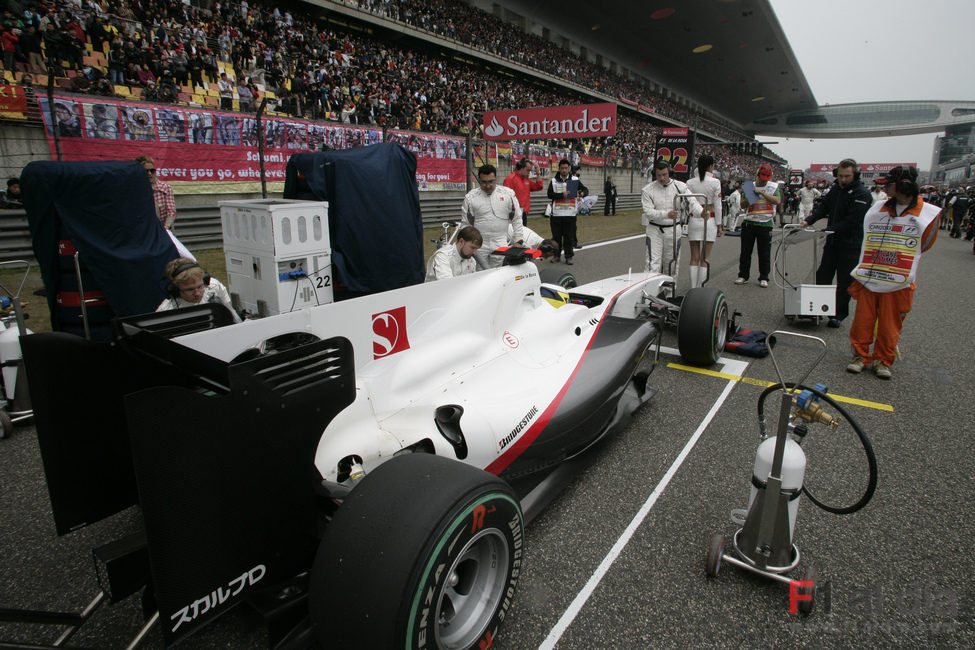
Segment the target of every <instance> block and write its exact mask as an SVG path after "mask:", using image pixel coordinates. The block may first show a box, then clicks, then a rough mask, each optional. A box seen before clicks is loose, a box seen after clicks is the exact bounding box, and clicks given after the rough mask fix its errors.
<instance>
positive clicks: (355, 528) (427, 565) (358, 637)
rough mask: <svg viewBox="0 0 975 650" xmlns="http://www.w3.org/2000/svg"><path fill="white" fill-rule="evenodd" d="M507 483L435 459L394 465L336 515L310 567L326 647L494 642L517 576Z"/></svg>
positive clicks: (515, 519) (514, 505) (518, 532)
mask: <svg viewBox="0 0 975 650" xmlns="http://www.w3.org/2000/svg"><path fill="white" fill-rule="evenodd" d="M523 529H524V521H523V519H522V514H521V508H520V506H519V504H518V501H517V499H516V498H515V496H514V494H513V492H512V490H511V488H510V487H509V486H508V484H507V483H505V482H504V481H502V480H501V479H499V478H497V477H496V476H492V475H491V474H488V473H486V472H483V471H481V470H479V469H476V468H474V467H471V466H469V465H465V464H463V463H459V462H457V461H452V460H448V459H445V458H440V457H438V456H433V455H430V454H409V455H405V456H399V457H396V458H393V459H391V460H389V461H387V462H385V463H383V464H382V465H380V466H379V467H378V468H376V469H375V470H373V471H372V472H370V473H369V474H368V475H367V476H366V478H365V479H363V480H362V482H361V483H360V484H359V485H358V486H357V487H356V488H355V489H354V490H353V491H352V493H351V494H350V495H349V496H348V498H346V499H345V502H344V503H343V504H342V505H341V506H340V507H339V509H338V511H337V512H336V514H335V517H334V518H333V520H332V522H331V523H330V524H329V526H328V528H327V529H326V531H325V537H324V538H323V540H322V543H321V546H319V550H318V554H317V556H316V558H315V563H314V566H313V567H312V574H311V585H310V588H309V609H310V615H311V620H312V623H313V625H314V627H315V634H316V636H317V638H318V640H319V642H320V643H321V645H322V647H335V648H346V647H350V648H351V647H361V648H393V647H399V648H403V647H406V648H471V647H477V646H478V645H479V644H481V645H484V646H490V645H491V644H492V643H493V639H494V637H495V636H496V635H497V631H498V627H499V625H500V623H501V621H502V620H503V619H504V617H505V614H506V613H507V610H508V608H509V607H510V605H511V600H512V597H513V596H514V593H515V588H516V586H517V583H518V576H519V574H520V571H521V552H522V546H521V545H522V539H523Z"/></svg>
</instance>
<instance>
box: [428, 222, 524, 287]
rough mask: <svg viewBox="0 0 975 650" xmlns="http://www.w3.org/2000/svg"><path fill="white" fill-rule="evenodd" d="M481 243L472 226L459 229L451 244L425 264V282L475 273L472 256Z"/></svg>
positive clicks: (481, 239)
mask: <svg viewBox="0 0 975 650" xmlns="http://www.w3.org/2000/svg"><path fill="white" fill-rule="evenodd" d="M519 223H520V222H519ZM483 242H484V239H483V238H482V237H481V233H480V232H478V230H477V228H475V227H474V226H464V227H463V228H461V229H460V230H459V231H458V232H457V240H456V241H455V242H454V243H453V244H448V245H446V246H443V247H441V248H440V250H438V251H437V252H436V253H434V254H433V257H431V258H430V262H429V263H428V264H427V279H426V281H427V282H433V281H434V280H446V279H447V278H454V277H457V276H458V275H467V274H468V273H474V272H476V271H477V263H476V262H475V261H474V255H475V254H476V253H477V251H478V250H480V248H481V244H482V243H483Z"/></svg>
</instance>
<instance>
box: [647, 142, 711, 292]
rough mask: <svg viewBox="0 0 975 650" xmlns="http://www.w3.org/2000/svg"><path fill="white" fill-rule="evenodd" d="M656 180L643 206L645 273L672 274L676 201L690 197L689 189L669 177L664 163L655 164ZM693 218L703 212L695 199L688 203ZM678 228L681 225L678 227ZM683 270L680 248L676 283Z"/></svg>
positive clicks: (675, 274)
mask: <svg viewBox="0 0 975 650" xmlns="http://www.w3.org/2000/svg"><path fill="white" fill-rule="evenodd" d="M653 174H654V177H655V180H654V181H653V182H651V183H648V184H647V185H646V186H644V188H643V192H642V194H641V202H642V204H643V216H642V218H641V223H643V225H644V226H646V228H647V238H646V245H647V253H646V258H645V261H646V264H645V268H644V270H645V271H646V272H647V273H669V269H670V261H671V260H672V259H674V237H675V236H679V235H676V234H675V233H674V230H675V227H674V224H675V223H677V217H678V214H677V209H676V208H675V207H674V197H676V196H677V195H678V194H687V185H685V184H684V183H682V182H681V181H679V180H676V179H673V178H671V177H670V163H668V162H667V161H665V160H663V159H661V160H658V161H657V162H655V163H653ZM688 206H689V207H690V210H691V214H692V215H694V216H696V217H699V216H701V212H703V211H704V208H702V207H701V204H700V203H698V202H697V201H696V200H695V199H688ZM677 227H679V225H678V226H677ZM679 269H680V247H679V246H678V248H677V259H676V260H675V264H674V275H673V278H674V281H675V282H676V281H677V272H678V270H679Z"/></svg>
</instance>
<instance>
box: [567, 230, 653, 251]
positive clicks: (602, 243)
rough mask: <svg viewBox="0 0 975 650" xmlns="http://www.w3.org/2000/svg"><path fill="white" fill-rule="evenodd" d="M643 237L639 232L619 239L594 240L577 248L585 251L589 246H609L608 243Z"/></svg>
mask: <svg viewBox="0 0 975 650" xmlns="http://www.w3.org/2000/svg"><path fill="white" fill-rule="evenodd" d="M644 238H646V235H644V234H642V233H641V234H639V235H630V236H629V237H620V238H619V239H609V240H607V241H601V242H596V243H594V244H586V245H585V246H584V247H583V248H579V249H577V250H582V251H587V250H589V249H590V248H599V247H600V246H609V245H610V244H619V243H620V242H625V241H630V240H633V239H644Z"/></svg>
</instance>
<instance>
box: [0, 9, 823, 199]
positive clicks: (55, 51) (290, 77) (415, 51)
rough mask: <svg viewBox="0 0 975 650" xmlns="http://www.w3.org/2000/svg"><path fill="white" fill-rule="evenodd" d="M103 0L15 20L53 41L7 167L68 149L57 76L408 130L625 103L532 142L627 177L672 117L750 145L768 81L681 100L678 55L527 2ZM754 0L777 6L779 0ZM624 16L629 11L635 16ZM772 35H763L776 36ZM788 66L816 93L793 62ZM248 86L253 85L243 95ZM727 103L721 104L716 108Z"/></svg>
mask: <svg viewBox="0 0 975 650" xmlns="http://www.w3.org/2000/svg"><path fill="white" fill-rule="evenodd" d="M103 4H104V6H102V4H98V3H95V2H94V1H89V2H87V3H84V6H83V7H82V8H78V7H77V6H76V5H75V4H74V3H65V2H61V3H59V5H58V9H57V10H56V11H50V12H46V11H45V10H43V9H42V10H39V12H38V13H34V14H31V15H26V16H24V17H23V18H19V17H13V16H10V17H7V18H6V19H5V23H9V24H5V26H4V31H5V32H11V33H12V32H14V31H15V30H16V31H20V33H21V36H25V31H23V30H27V27H28V26H27V23H34V24H36V25H38V26H39V27H42V29H43V33H44V34H50V35H51V36H50V37H48V36H44V37H42V38H41V39H40V46H41V56H42V61H43V63H44V67H43V68H41V69H40V70H39V69H37V65H36V64H37V59H35V58H32V57H31V56H30V55H29V53H28V52H25V51H20V49H19V48H20V44H18V45H17V48H18V51H16V52H15V53H14V57H13V59H14V61H13V65H12V69H7V70H5V71H4V78H5V81H6V82H8V84H10V85H11V86H19V88H20V89H22V90H20V91H19V92H20V93H21V94H23V95H25V96H26V99H27V102H26V103H27V104H28V106H27V107H25V110H21V111H9V112H5V113H3V119H4V123H3V131H4V133H3V141H4V144H5V146H4V148H3V153H2V157H0V162H2V164H3V167H4V173H6V174H7V175H15V174H16V173H17V172H18V171H19V169H20V168H21V167H22V166H23V164H25V163H26V162H27V161H29V160H32V159H36V158H37V157H42V156H44V155H45V154H46V155H51V156H56V155H57V151H56V148H55V147H54V146H52V145H51V144H50V143H46V142H45V140H46V136H45V134H44V132H43V131H42V130H41V128H40V127H41V121H40V117H41V116H40V111H39V105H38V104H37V102H36V99H35V97H40V98H43V97H44V96H45V95H46V93H47V91H48V86H49V85H50V87H51V89H52V90H53V91H54V93H55V94H57V95H59V96H64V97H69V98H75V99H77V100H78V101H79V102H81V101H96V100H93V99H92V98H93V97H96V98H100V99H98V100H97V101H100V102H109V101H119V102H148V101H152V102H154V103H158V102H159V101H160V100H161V99H174V100H175V101H173V102H172V104H175V105H176V106H182V107H187V108H200V109H209V110H217V108H218V107H219V104H220V91H219V88H218V84H217V83H216V79H217V77H218V75H219V74H220V73H221V72H226V73H227V74H228V75H229V76H230V77H231V78H233V79H234V80H236V82H237V84H236V88H235V89H234V90H233V97H232V108H233V110H235V111H240V112H243V113H247V114H250V113H253V111H254V108H255V107H256V106H258V105H259V103H260V102H261V100H267V103H266V107H267V108H268V110H267V112H266V114H267V115H269V116H271V117H288V118H293V119H301V120H304V121H307V122H311V123H322V124H329V123H337V124H348V125H360V126H367V127H370V128H373V129H381V130H382V131H383V133H384V137H388V135H386V132H387V130H390V129H406V130H410V131H414V132H421V133H426V134H443V135H453V136H460V137H465V136H467V135H468V134H470V135H472V136H474V137H475V138H476V135H477V133H476V125H477V124H479V114H480V113H481V112H483V111H485V110H496V109H505V108H519V107H524V106H544V105H556V104H571V103H588V102H594V101H614V102H616V103H617V104H618V106H619V111H620V120H619V123H620V128H619V130H618V132H617V134H616V136H615V137H613V138H604V139H598V140H586V141H571V142H566V141H560V140H550V141H546V142H541V143H535V144H538V145H542V146H548V147H552V148H553V149H559V150H567V149H568V150H573V151H575V152H577V153H583V154H588V155H589V156H590V157H592V156H597V157H598V158H599V159H601V160H602V161H603V162H604V163H605V164H606V166H607V167H610V168H615V169H616V170H617V171H616V172H615V173H619V170H631V171H633V170H636V173H639V172H640V171H642V169H644V168H645V167H646V166H647V164H648V161H649V158H650V156H652V152H653V150H654V144H655V141H656V137H657V135H658V134H659V131H660V129H661V128H663V127H666V126H675V125H676V126H688V127H690V128H692V129H694V130H696V131H697V134H698V142H700V143H702V144H706V143H708V142H742V141H747V140H750V138H749V136H748V134H746V133H745V132H743V131H742V130H740V128H739V127H738V126H737V125H739V124H741V123H743V121H745V120H746V119H748V118H749V117H753V113H754V111H752V114H745V113H742V112H741V111H742V110H743V107H745V106H746V104H745V103H744V101H743V100H742V99H741V98H742V97H743V96H744V95H747V94H751V93H752V92H755V90H754V88H755V87H756V86H762V85H763V82H759V83H758V84H751V86H750V87H748V88H743V89H740V90H739V91H738V92H735V93H730V92H729V90H728V89H727V88H721V87H718V86H716V85H714V84H715V83H716V82H715V79H716V78H714V77H705V76H701V75H703V73H701V74H698V71H696V70H695V69H694V66H693V65H692V64H690V63H685V64H683V67H684V69H686V70H690V71H692V72H693V73H694V74H692V75H690V76H689V78H693V79H695V80H703V81H705V82H707V83H706V84H704V85H705V86H707V87H708V88H709V90H708V92H707V93H706V94H705V96H703V97H696V96H694V95H692V94H691V90H692V89H693V87H694V86H695V84H688V88H682V89H681V90H682V91H686V94H679V93H678V92H675V88H676V86H672V85H671V81H670V77H669V76H668V72H667V71H668V70H669V69H670V64H671V62H670V61H668V60H666V59H662V60H661V61H660V62H656V61H646V60H641V61H638V62H634V61H632V60H626V59H623V58H619V59H615V58H610V57H611V55H610V54H608V53H610V52H612V48H610V47H609V46H608V45H607V47H606V49H605V52H607V54H604V53H603V51H602V50H596V49H595V48H596V47H602V45H604V44H605V43H601V42H595V43H591V44H589V45H584V44H581V43H579V42H577V41H576V40H572V38H571V37H570V36H568V35H566V34H572V33H574V32H576V31H578V30H572V31H567V32H565V33H562V32H557V31H555V30H553V29H552V28H551V27H541V26H540V23H533V22H530V20H529V19H528V18H527V17H526V15H525V14H527V12H522V13H518V11H517V10H518V9H519V6H518V5H520V4H527V3H506V6H505V7H504V8H501V7H500V6H498V5H492V8H493V11H492V13H488V12H485V11H482V10H480V9H477V8H475V9H473V10H472V8H471V6H469V5H468V4H467V3H463V2H460V1H459V0H448V1H433V0H412V1H409V0H400V1H390V2H384V1H379V0H364V1H359V2H333V1H324V0H317V1H315V2H310V3H291V4H288V3H284V4H275V5H270V4H261V3H251V4H248V3H246V2H242V3H236V2H232V3H200V5H199V6H190V5H184V4H183V3H182V2H179V1H178V0H164V1H162V2H159V3H156V4H151V3H145V4H141V3H138V2H134V3H120V4H118V5H111V4H109V3H103ZM475 4H481V3H475ZM570 4H572V3H570ZM685 4H687V5H695V4H696V3H685ZM755 4H756V5H757V6H760V7H764V8H765V9H766V10H767V3H765V2H757V3H755ZM575 6H576V7H581V4H576V5H575ZM688 9H689V10H690V11H693V10H694V7H693V6H688ZM682 11H684V10H683V9H682ZM25 13H28V14H30V10H28V11H27V12H25ZM495 14H501V15H500V16H498V15H495ZM614 15H615V12H614ZM620 16H621V17H622V18H623V19H624V20H625V19H626V17H627V16H626V12H620ZM11 18H12V20H11ZM605 20H608V18H606V19H605ZM605 20H604V22H605ZM647 20H648V21H650V20H652V19H647ZM749 20H751V21H752V22H753V23H754V24H755V25H757V26H758V27H759V28H760V29H763V30H764V31H767V32H768V33H769V34H770V35H771V36H769V37H768V38H771V39H772V40H776V39H777V40H778V44H777V45H776V46H775V47H782V48H785V49H786V50H787V48H788V46H787V44H786V43H785V41H784V38H783V37H782V35H781V29H779V28H778V25H777V23H775V22H774V15H772V14H771V12H770V11H765V12H764V13H763V14H762V15H760V16H758V17H755V18H749ZM657 22H659V23H660V25H661V27H660V28H659V31H660V32H661V35H660V36H659V38H657V39H655V41H656V42H658V43H661V44H665V45H666V44H668V41H667V39H668V38H671V37H672V36H673V35H674V34H676V32H677V31H679V30H677V29H674V26H673V25H668V24H667V21H666V20H660V21H657ZM746 22H748V21H746ZM641 26H642V25H641ZM613 29H614V28H613V26H612V25H609V24H607V25H604V28H603V30H602V31H603V34H604V35H605V36H606V37H608V38H609V39H610V40H613V36H612V35H613ZM736 29H737V27H736ZM624 31H625V32H626V33H629V32H630V31H633V30H629V31H627V30H624ZM641 31H642V30H641ZM594 33H595V32H594ZM644 33H645V32H644ZM666 34H669V35H671V36H665V35H666ZM628 38H629V37H628ZM24 40H29V39H24ZM623 40H625V39H623ZM761 41H762V43H758V44H757V45H762V44H763V43H765V41H767V38H766V37H763V38H762V39H761ZM621 42H622V40H621ZM28 45H29V44H28ZM762 47H765V48H766V49H767V47H768V46H767V45H762ZM790 56H791V55H790ZM787 58H788V57H787ZM747 60H749V59H748V58H747V57H745V58H743V59H742V61H747ZM742 61H737V62H729V63H731V64H732V65H733V66H734V67H735V68H736V69H741V70H742V71H743V73H747V72H748V70H749V69H751V68H748V67H747V66H746V67H745V68H741V67H740V66H741V65H744V63H743V62H742ZM790 61H791V59H790ZM751 65H752V66H755V65H758V64H751ZM786 67H788V68H789V70H788V74H789V75H790V77H795V78H797V79H798V80H799V81H800V82H801V83H800V85H801V86H803V88H804V81H802V78H801V72H799V71H798V68H797V67H796V66H795V65H794V62H792V63H791V64H790V65H789V66H786ZM705 69H707V66H705ZM167 70H168V71H169V73H170V74H167ZM637 71H640V72H639V73H638V72H637ZM25 75H32V78H31V76H27V77H26V79H25ZM653 75H657V76H656V77H653ZM654 78H656V79H658V81H654V80H653V79H654ZM169 79H172V82H169V81H168V80H169ZM25 80H26V81H27V83H26V84H25ZM244 80H249V81H250V83H249V84H248V85H247V90H245V91H244V92H241V86H242V85H244V84H243V82H244ZM170 83H172V84H174V92H172V93H171V95H169V96H167V94H164V93H162V92H161V89H162V88H163V87H164V86H168V85H169V84H170ZM740 83H741V82H739V84H740ZM746 85H748V84H746ZM764 85H768V84H764ZM712 89H713V90H712ZM714 90H717V91H720V94H716V93H714V92H713V91H714ZM15 92H17V91H15ZM763 92H767V94H768V95H769V97H768V99H769V102H770V104H771V103H772V102H773V100H774V101H779V100H777V99H774V96H775V93H774V92H773V91H771V90H769V91H763ZM743 93H744V94H743ZM800 94H805V93H800ZM31 95H34V97H32V96H31ZM786 95H788V93H787V94H786ZM718 97H720V98H721V99H720V103H721V106H722V107H723V109H722V110H720V111H719V110H716V109H714V108H709V107H708V104H709V103H716V102H718V101H719V100H718ZM732 99H734V102H733V103H734V106H732V104H731V103H729V102H730V101H731V100H732ZM751 99H752V98H751V97H749V98H748V102H747V103H748V104H752V103H753V102H752V101H751ZM809 99H811V97H810V98H809ZM804 101H805V100H804ZM780 104H781V102H779V104H776V106H777V107H781V106H780ZM46 105H47V106H50V105H49V104H46ZM78 110H79V113H80V114H81V115H82V116H84V115H85V114H84V113H83V112H82V111H81V109H80V108H79V109H78ZM123 126H124V125H123ZM472 126H473V127H474V130H473V132H472ZM120 131H124V129H120ZM364 140H365V139H364ZM707 148H708V149H709V150H710V151H711V152H712V153H714V154H716V158H717V159H718V161H719V168H721V169H722V170H727V171H728V172H730V173H731V174H732V175H735V176H743V175H746V174H749V173H750V170H751V169H753V168H754V166H755V164H756V162H757V159H758V158H757V157H756V156H750V155H741V154H734V153H732V149H731V148H730V147H729V146H727V145H714V146H711V147H707ZM764 154H765V157H766V158H769V159H772V160H775V161H776V162H779V163H782V162H784V161H781V160H776V157H775V156H774V155H773V154H771V152H764ZM609 173H614V172H609ZM599 175H600V176H602V172H601V170H600V173H599ZM223 191H227V190H226V188H224V189H223ZM177 193H178V194H179V193H180V188H179V187H178V186H177Z"/></svg>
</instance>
